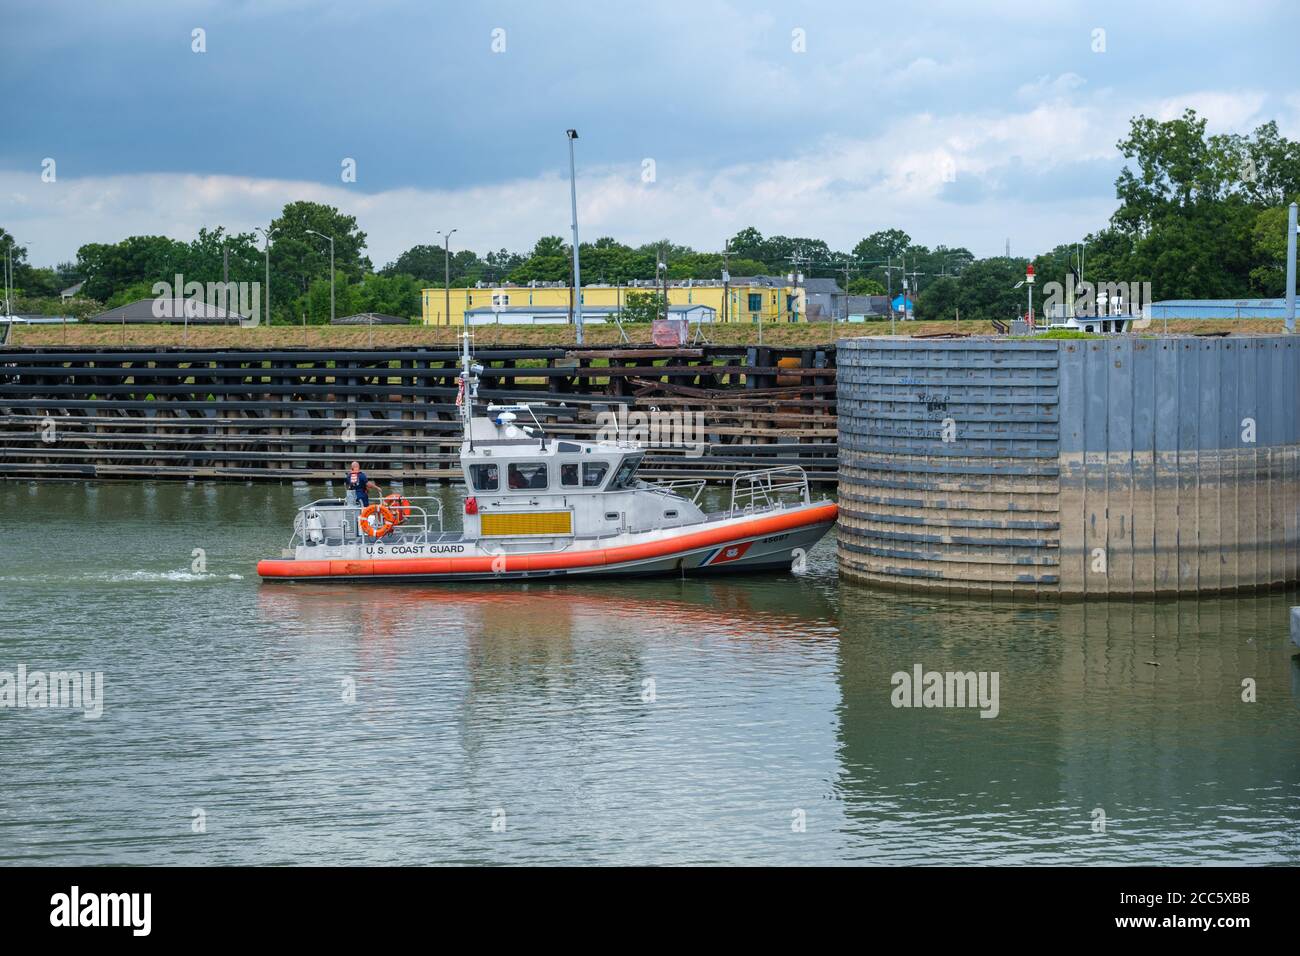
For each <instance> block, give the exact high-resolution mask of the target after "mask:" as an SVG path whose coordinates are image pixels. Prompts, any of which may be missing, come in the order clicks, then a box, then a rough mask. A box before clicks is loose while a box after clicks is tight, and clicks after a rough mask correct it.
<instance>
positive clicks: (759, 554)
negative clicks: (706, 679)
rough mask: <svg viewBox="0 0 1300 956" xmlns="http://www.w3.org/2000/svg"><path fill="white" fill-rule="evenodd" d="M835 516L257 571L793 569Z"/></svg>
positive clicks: (316, 574) (272, 576)
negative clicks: (582, 543)
mask: <svg viewBox="0 0 1300 956" xmlns="http://www.w3.org/2000/svg"><path fill="white" fill-rule="evenodd" d="M836 515H837V509H836V505H834V504H833V503H830V502H826V503H821V504H811V505H804V506H801V507H798V508H789V509H781V510H779V511H776V512H773V513H769V514H763V515H758V516H752V517H742V518H735V519H727V520H725V521H719V522H717V523H710V524H707V525H703V526H700V527H697V528H693V529H680V530H679V531H677V532H675V533H673V534H670V535H663V534H660V535H657V536H656V535H644V536H636V535H630V536H627V540H625V541H623V542H621V543H619V544H616V545H614V546H611V547H599V548H596V547H588V548H569V549H565V550H552V551H531V552H530V551H526V550H516V551H509V552H502V553H495V554H493V553H489V552H487V551H484V550H483V549H482V548H481V547H480V545H481V542H463V543H459V544H454V545H434V546H430V547H429V548H426V549H423V550H437V551H440V552H442V553H435V554H424V553H420V554H416V555H409V554H403V553H390V551H399V552H400V550H401V549H396V548H394V549H384V548H371V549H369V550H370V551H372V552H374V553H372V554H370V555H362V554H360V553H359V554H357V555H356V556H355V557H330V558H325V559H314V558H311V557H295V558H282V559H267V560H264V561H260V562H258V565H257V573H258V575H260V576H261V578H262V579H263V580H265V581H304V580H308V581H431V580H437V581H449V580H455V581H481V580H497V581H499V580H525V579H537V578H548V579H551V578H560V577H593V576H595V577H612V576H627V575H663V574H724V573H742V572H756V571H774V570H789V568H790V567H791V566H792V564H793V563H795V562H796V561H797V560H798V559H799V556H800V554H801V553H805V554H806V553H807V551H808V550H809V549H810V548H811V547H812V546H813V545H814V544H816V543H817V542H818V541H819V540H820V539H821V538H822V536H823V535H825V534H826V532H827V531H829V530H830V528H831V526H832V525H833V524H834V523H835V518H836ZM639 538H644V540H640V539H639ZM408 550H414V549H408Z"/></svg>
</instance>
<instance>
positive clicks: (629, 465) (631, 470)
mask: <svg viewBox="0 0 1300 956" xmlns="http://www.w3.org/2000/svg"><path fill="white" fill-rule="evenodd" d="M640 464H641V456H640V455H629V456H628V457H626V458H624V459H623V464H621V465H619V466H618V471H617V472H616V473H615V475H614V480H613V481H611V482H610V483H609V490H610V491H617V490H618V489H620V488H630V487H632V482H633V480H634V479H633V476H634V475H635V474H636V469H637V466H638V465H640Z"/></svg>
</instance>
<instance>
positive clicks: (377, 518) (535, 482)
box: [257, 336, 837, 581]
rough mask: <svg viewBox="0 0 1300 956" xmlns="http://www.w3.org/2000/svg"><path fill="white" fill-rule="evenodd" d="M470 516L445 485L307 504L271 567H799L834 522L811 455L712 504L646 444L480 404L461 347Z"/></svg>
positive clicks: (329, 573)
mask: <svg viewBox="0 0 1300 956" xmlns="http://www.w3.org/2000/svg"><path fill="white" fill-rule="evenodd" d="M461 365H462V371H461V376H460V382H461V400H460V406H461V415H462V418H463V421H464V439H463V441H462V443H461V450H460V461H461V468H462V470H463V472H464V475H465V484H466V497H465V501H464V517H463V521H462V530H460V531H444V530H443V514H442V506H441V502H440V500H439V499H437V498H415V497H413V498H405V497H402V496H400V495H396V494H394V495H389V496H387V497H386V498H383V499H382V501H380V502H378V503H375V504H371V505H369V506H367V507H365V508H359V507H356V506H349V505H348V504H347V503H346V502H345V501H344V500H342V499H322V500H319V501H313V502H312V503H311V504H308V505H305V506H303V507H302V508H300V509H299V511H298V514H297V516H296V517H295V519H294V527H293V536H292V538H291V540H290V545H289V547H288V548H285V549H284V551H283V555H282V557H280V558H269V559H266V560H263V561H260V562H258V565H257V573H258V574H259V575H260V576H261V578H262V579H263V580H267V581H276V580H315V581H337V580H350V581H376V580H385V581H393V580H420V581H429V580H466V581H470V580H484V579H486V580H499V579H513V580H519V579H536V578H556V577H562V576H563V577H573V576H584V577H585V576H608V575H630V574H638V575H644V574H701V573H713V572H737V571H759V570H778V569H782V570H784V569H790V568H791V567H792V565H794V564H795V563H797V562H798V561H799V560H800V558H801V557H802V555H803V554H805V553H806V552H807V551H808V550H809V549H811V548H812V546H813V545H814V544H816V543H817V542H818V541H819V540H820V539H821V537H822V536H823V535H824V534H826V532H827V531H829V530H830V527H831V525H832V524H834V523H835V518H836V514H837V510H836V505H835V503H834V502H833V501H830V500H829V499H822V500H818V501H814V500H813V498H812V495H811V493H810V491H809V485H808V477H807V475H806V474H805V473H804V471H803V469H802V468H800V467H798V466H784V467H778V468H764V469H759V470H755V471H747V472H741V473H739V474H736V475H735V476H734V477H733V478H732V481H731V497H730V499H729V502H728V504H727V507H726V508H725V509H722V510H718V511H712V512H706V511H705V510H704V509H703V507H701V505H700V496H701V493H702V492H703V490H704V480H703V479H696V480H689V481H674V482H667V483H650V482H646V481H642V480H640V479H639V478H637V474H636V473H637V468H638V466H639V465H640V464H641V459H642V456H643V454H644V449H643V448H642V446H641V445H640V444H639V443H636V442H627V441H594V442H589V441H570V440H568V439H556V438H551V437H548V436H547V435H546V432H545V430H544V429H543V428H542V426H541V423H540V422H539V421H538V419H537V416H536V414H535V411H534V409H533V407H532V406H530V405H527V404H519V405H489V406H487V414H486V415H482V416H479V415H475V414H474V411H473V410H474V404H475V398H476V397H477V392H478V375H479V372H481V371H482V369H481V367H480V366H477V365H475V364H474V362H473V360H472V358H471V356H470V354H469V341H468V336H467V337H466V339H465V345H464V350H463V353H462V358H461Z"/></svg>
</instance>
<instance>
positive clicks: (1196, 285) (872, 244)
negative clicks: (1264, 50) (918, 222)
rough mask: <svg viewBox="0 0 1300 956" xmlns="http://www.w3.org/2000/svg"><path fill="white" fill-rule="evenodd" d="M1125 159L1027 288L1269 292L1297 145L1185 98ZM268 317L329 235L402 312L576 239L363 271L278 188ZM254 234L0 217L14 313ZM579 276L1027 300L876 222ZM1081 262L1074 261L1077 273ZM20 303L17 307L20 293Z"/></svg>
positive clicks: (244, 249) (340, 232) (186, 272)
mask: <svg viewBox="0 0 1300 956" xmlns="http://www.w3.org/2000/svg"><path fill="white" fill-rule="evenodd" d="M1117 148H1118V149H1119V151H1120V153H1121V154H1122V155H1123V156H1124V157H1125V159H1126V160H1127V161H1128V163H1127V164H1126V166H1125V167H1124V168H1123V170H1122V171H1121V173H1120V175H1119V177H1118V178H1117V180H1116V183H1115V187H1116V198H1117V201H1118V208H1117V209H1116V211H1115V213H1114V214H1113V215H1112V216H1111V218H1110V222H1109V223H1108V224H1107V226H1106V227H1105V228H1104V229H1101V230H1099V231H1097V232H1095V233H1091V234H1089V235H1087V236H1084V237H1081V238H1080V240H1079V241H1078V242H1071V243H1064V244H1061V245H1058V246H1057V247H1055V248H1054V249H1051V250H1049V251H1047V252H1044V253H1041V254H1039V255H1037V256H1035V257H1034V259H1033V263H1034V266H1035V271H1036V272H1037V274H1038V277H1039V283H1040V285H1039V288H1041V287H1042V285H1043V284H1046V283H1047V282H1051V281H1057V282H1060V283H1062V284H1064V283H1065V281H1066V277H1067V276H1069V275H1072V276H1073V277H1074V279H1075V281H1076V283H1077V282H1078V281H1080V279H1086V280H1087V281H1089V282H1094V283H1111V282H1122V283H1143V282H1149V283H1151V287H1152V291H1153V295H1154V297H1155V298H1157V299H1164V298H1235V297H1246V296H1262V297H1271V296H1278V295H1281V294H1282V291H1283V284H1284V277H1285V251H1286V234H1285V224H1286V208H1285V206H1286V203H1288V202H1289V201H1291V200H1292V199H1296V198H1297V197H1300V144H1297V143H1296V142H1293V141H1290V140H1288V139H1286V138H1285V137H1283V136H1281V135H1280V134H1279V133H1278V129H1277V124H1276V123H1272V122H1270V123H1266V124H1264V125H1262V126H1260V127H1259V128H1258V129H1256V130H1255V131H1254V132H1253V133H1251V134H1250V135H1245V136H1243V135H1239V134H1219V135H1213V136H1209V135H1207V134H1206V123H1205V120H1204V119H1203V118H1201V117H1199V116H1198V115H1197V114H1196V112H1195V111H1193V110H1187V111H1186V112H1184V113H1183V114H1182V115H1181V116H1179V117H1176V118H1174V119H1171V120H1164V121H1159V120H1154V119H1151V118H1148V117H1145V116H1138V117H1135V118H1134V119H1133V120H1132V121H1131V122H1130V128H1129V132H1128V135H1127V136H1126V137H1125V138H1124V139H1123V140H1121V141H1120V142H1119V143H1118V144H1117ZM269 232H270V236H269V249H270V261H271V270H270V273H271V280H270V281H271V290H270V291H271V306H272V316H271V318H272V321H273V322H276V323H297V322H299V321H306V322H311V323H322V322H328V321H329V309H330V249H329V243H328V242H327V241H326V240H325V239H323V238H321V237H320V236H321V235H324V236H330V237H333V239H334V270H335V283H334V288H335V297H336V312H337V314H338V315H340V316H342V315H348V314H352V313H355V312H384V313H389V314H393V315H401V316H408V317H414V316H418V315H419V313H420V290H421V289H422V288H426V287H431V286H441V285H442V284H443V282H444V278H446V279H447V280H448V281H449V282H450V284H451V285H452V286H454V287H464V286H474V285H475V284H477V283H480V282H482V283H489V284H497V283H502V282H509V283H517V284H527V283H529V282H534V281H536V282H562V283H571V282H572V272H571V269H572V256H571V247H570V245H569V244H568V243H566V242H565V240H564V239H563V238H562V237H560V236H543V237H542V238H540V239H538V240H537V242H536V243H535V244H534V245H533V247H532V248H531V249H530V250H529V251H527V252H511V251H510V250H507V249H499V250H496V251H492V252H487V253H486V254H484V255H479V254H478V253H477V252H475V251H473V250H470V249H456V250H451V251H450V253H449V254H447V253H445V252H444V248H443V247H442V246H440V245H437V244H421V245H416V246H413V247H412V248H410V249H407V250H406V251H405V252H403V253H402V254H401V255H400V256H398V257H397V258H396V259H395V260H394V261H392V262H390V263H388V264H387V265H385V266H383V267H382V268H380V269H377V270H376V269H375V268H374V266H373V264H372V263H371V261H370V259H369V257H368V256H367V255H366V254H365V249H366V239H367V237H366V234H365V233H364V232H363V231H361V229H360V228H359V226H358V224H357V221H356V218H355V217H354V216H348V215H345V214H344V213H342V212H340V211H339V210H338V209H335V208H334V207H332V206H327V205H323V204H321V203H314V202H291V203H289V204H287V205H286V206H285V207H284V209H283V210H282V211H281V213H280V215H279V216H278V217H277V218H276V219H275V220H273V221H272V222H271V223H270V225H269ZM267 241H268V240H267V237H266V236H265V235H259V234H257V233H233V232H229V231H228V230H226V229H225V228H224V227H221V226H218V227H215V228H211V229H209V228H206V227H205V228H203V229H200V230H199V234H198V236H197V237H196V238H194V239H193V240H191V241H190V242H183V241H180V240H176V239H171V238H168V237H165V236H129V237H127V238H125V239H123V240H121V241H119V242H116V243H88V244H86V245H84V246H82V247H81V248H80V249H78V251H77V257H76V260H75V261H73V262H65V263H60V264H58V265H57V266H55V267H52V268H44V267H36V266H33V265H31V264H30V263H29V262H28V261H27V250H26V248H25V247H23V246H21V245H18V244H17V242H16V241H14V240H13V237H12V236H10V235H9V233H8V232H6V231H5V230H4V229H2V228H0V254H3V252H2V250H3V249H4V247H5V246H7V245H9V246H11V255H12V259H13V263H14V267H13V274H14V285H15V287H16V290H17V293H18V296H19V298H18V301H17V302H16V304H15V311H47V312H49V314H63V313H66V312H67V311H69V308H71V310H72V311H73V312H75V313H78V314H94V312H96V311H99V310H100V309H101V308H112V307H114V306H116V305H120V304H122V303H124V302H130V301H134V300H136V299H142V298H149V297H152V295H153V293H152V286H153V284H154V283H155V282H159V281H165V282H171V281H173V279H174V277H175V276H176V275H178V274H180V275H183V276H184V278H185V280H186V281H198V282H202V283H207V282H217V281H222V280H223V279H224V278H227V277H228V279H229V281H232V282H263V281H264V269H265V259H264V255H265V253H266V244H267ZM581 253H582V255H581V258H582V276H583V280H584V284H586V283H608V284H625V283H629V282H631V281H633V280H638V281H642V282H646V281H654V280H657V279H658V278H660V275H661V273H660V269H659V264H660V263H663V264H664V266H665V267H666V271H667V276H668V278H669V279H670V280H680V279H719V278H721V277H722V275H723V274H724V271H725V272H726V273H728V274H729V275H730V276H732V277H734V278H739V277H744V276H750V275H789V274H792V273H797V274H800V275H802V276H804V277H806V278H808V277H812V278H835V279H837V280H838V281H839V283H840V285H841V287H845V288H847V290H848V291H849V292H850V293H851V294H856V295H868V294H877V295H878V294H882V293H884V292H885V291H886V290H890V291H892V292H893V293H894V294H895V295H897V294H898V293H899V292H900V291H901V290H902V288H903V282H904V281H905V280H906V282H907V284H908V288H909V290H910V291H911V292H912V293H914V294H915V314H916V316H917V317H918V318H921V319H950V318H953V317H954V316H955V315H957V314H960V316H961V318H963V319H992V318H999V319H1005V318H1010V317H1013V316H1015V315H1017V314H1019V313H1021V312H1023V311H1024V305H1025V302H1024V290H1023V289H1016V288H1015V285H1016V283H1017V282H1018V281H1019V280H1020V279H1022V278H1023V277H1024V272H1025V260H1024V259H1017V258H1009V257H1006V256H992V257H988V258H976V257H975V256H974V255H973V254H972V253H971V252H970V250H968V249H966V248H964V247H960V246H957V247H948V246H945V245H939V246H936V247H934V248H930V247H927V246H925V245H922V244H919V243H915V242H913V241H912V239H911V237H910V236H909V235H908V234H907V233H906V232H905V231H904V230H902V229H898V228H891V229H885V230H880V231H877V232H873V233H871V234H870V235H868V236H866V237H865V238H863V239H862V240H860V241H859V242H858V243H856V244H855V245H854V246H853V247H852V248H851V249H847V250H835V249H832V248H831V247H830V246H829V245H828V244H827V243H826V242H825V241H824V240H821V239H815V238H810V237H800V236H782V235H777V236H766V237H765V236H763V235H762V234H761V233H760V232H759V230H758V229H756V228H754V227H747V228H745V229H742V230H740V231H739V232H738V233H736V235H734V236H732V237H731V238H730V239H729V240H727V242H726V243H725V245H724V248H723V250H722V251H700V250H696V249H693V248H691V247H690V246H685V245H680V244H676V243H673V242H672V241H670V240H668V239H664V240H662V241H659V242H650V243H644V244H641V245H637V246H632V245H627V244H625V243H621V242H619V241H617V240H615V239H613V238H611V237H602V238H599V239H596V240H595V241H594V242H590V243H585V242H584V243H583V244H582V247H581ZM1081 273H1082V274H1081ZM80 281H84V283H85V284H84V287H83V289H82V299H80V300H78V301H76V302H74V303H72V305H71V306H69V304H68V303H65V302H61V301H60V300H59V298H58V295H59V292H60V290H62V289H64V288H67V287H69V286H71V285H73V284H75V283H76V282H80ZM24 306H25V307H24Z"/></svg>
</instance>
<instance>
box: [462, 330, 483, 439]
mask: <svg viewBox="0 0 1300 956" xmlns="http://www.w3.org/2000/svg"><path fill="white" fill-rule="evenodd" d="M482 371H483V366H482V365H475V364H474V359H473V357H472V356H471V355H470V331H469V328H468V327H466V328H465V330H464V331H463V332H461V353H460V393H459V394H458V395H457V396H456V404H457V405H459V406H460V418H461V421H462V422H463V423H464V426H465V440H466V441H467V442H469V447H470V450H471V451H473V450H474V438H473V434H472V432H471V429H470V419H472V418H473V417H474V400H475V399H476V398H478V376H479V373H480V372H482Z"/></svg>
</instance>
